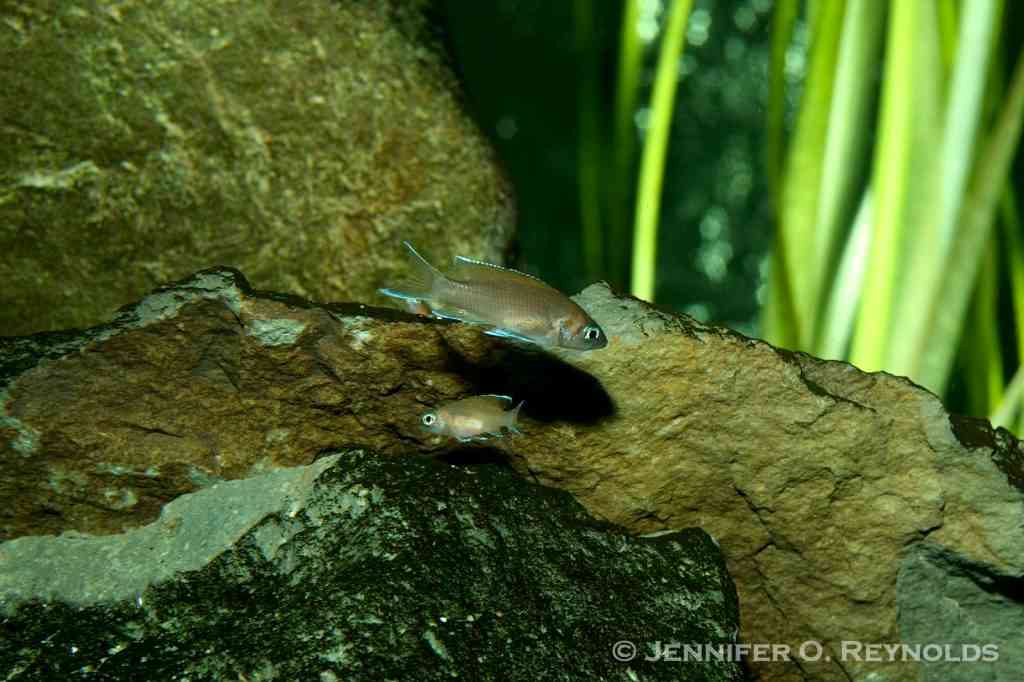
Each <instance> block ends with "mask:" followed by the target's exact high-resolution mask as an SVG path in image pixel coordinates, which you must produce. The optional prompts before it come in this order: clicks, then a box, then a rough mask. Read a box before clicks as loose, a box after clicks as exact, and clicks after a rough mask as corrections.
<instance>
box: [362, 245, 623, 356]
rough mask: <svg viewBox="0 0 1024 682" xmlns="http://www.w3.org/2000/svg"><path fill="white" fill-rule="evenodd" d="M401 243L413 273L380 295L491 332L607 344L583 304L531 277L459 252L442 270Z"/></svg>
mask: <svg viewBox="0 0 1024 682" xmlns="http://www.w3.org/2000/svg"><path fill="white" fill-rule="evenodd" d="M403 244H405V248H407V249H408V250H409V253H410V254H412V258H413V262H414V264H415V266H416V267H415V273H414V274H413V275H412V278H411V279H410V280H409V281H408V282H406V284H405V285H404V286H403V288H402V289H380V292H381V293H382V294H384V295H385V296H391V297H392V298H398V299H401V300H403V301H407V302H408V301H416V302H418V303H421V304H422V305H424V306H426V307H427V308H428V309H429V310H430V311H431V312H432V313H433V314H434V315H435V316H436V317H441V318H445V319H451V320H459V321H461V322H467V323H469V324H479V325H486V326H487V327H490V329H488V330H487V331H486V332H484V333H485V334H489V335H491V336H497V337H501V338H505V339H512V340H516V341H524V342H528V343H536V344H538V345H541V346H547V347H555V346H557V347H560V348H572V349H575V350H594V349H597V348H604V347H605V346H607V345H608V338H607V337H606V336H605V335H604V331H602V330H601V327H600V326H599V325H598V324H597V322H594V320H593V318H591V317H590V315H588V314H587V313H586V311H585V310H583V308H581V307H579V306H578V305H576V303H574V302H573V301H572V299H570V298H569V297H568V296H566V295H565V294H563V293H562V292H560V291H558V290H557V289H555V288H553V287H550V286H548V285H547V284H545V283H544V282H542V281H540V280H539V279H537V278H536V277H532V276H530V275H527V274H524V273H522V272H517V271H515V270H509V269H507V268H503V267H501V266H498V265H492V264H490V263H484V262H483V261H477V260H473V259H471V258H465V257H463V256H456V257H455V263H454V265H453V267H452V270H451V272H450V274H449V275H448V276H445V275H443V274H442V273H441V272H440V271H439V270H438V269H437V268H435V267H434V266H432V265H431V264H430V263H428V262H427V261H426V259H424V258H423V256H421V255H420V254H418V253H417V252H416V249H414V248H413V246H412V244H410V243H409V242H403Z"/></svg>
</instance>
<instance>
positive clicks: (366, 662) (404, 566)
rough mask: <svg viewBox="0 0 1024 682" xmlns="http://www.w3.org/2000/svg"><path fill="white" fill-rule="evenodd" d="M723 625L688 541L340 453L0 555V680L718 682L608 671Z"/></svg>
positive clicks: (475, 480)
mask: <svg viewBox="0 0 1024 682" xmlns="http://www.w3.org/2000/svg"><path fill="white" fill-rule="evenodd" d="M738 615H739V614H738V606H737V601H736V592H735V589H734V587H733V584H732V580H731V579H730V578H729V575H728V573H727V571H726V568H725V563H724V561H723V559H722V557H721V553H720V552H719V549H718V547H717V546H716V545H715V544H714V543H713V541H712V540H711V538H710V537H709V536H708V535H707V534H706V533H704V532H703V531H701V530H699V529H695V528H692V529H689V530H686V531H681V532H678V533H667V534H661V535H658V536H657V537H646V538H645V537H639V538H638V537H635V536H633V535H629V534H627V533H626V532H625V531H623V530H622V529H615V528H611V527H607V524H599V523H597V522H595V521H594V520H593V519H592V518H591V517H589V516H588V515H587V514H586V512H585V511H584V510H583V508H582V507H581V506H580V505H579V504H578V503H577V502H575V501H574V500H573V499H572V497H571V496H570V495H569V494H567V493H565V492H563V491H556V490H552V489H550V488H543V487H541V486H537V485H534V484H531V483H527V482H525V481H523V480H522V479H521V478H519V477H517V476H516V475H515V474H513V473H512V472H510V471H508V470H507V469H502V468H500V467H498V466H495V465H485V466H481V467H472V468H470V467H466V468H458V467H453V466H450V465H448V464H444V463H440V462H433V461H429V460H425V459H423V458H413V459H399V458H381V457H374V456H370V455H367V454H365V453H361V452H353V451H350V452H346V453H343V454H341V455H332V456H328V457H324V458H321V459H319V460H317V462H315V463H314V464H312V465H310V466H308V467H295V468H290V469H283V470H280V471H277V472H273V473H268V474H264V475H262V476H257V477H254V478H250V479H246V480H244V481H230V482H225V483H220V484H218V485H216V486H213V487H211V488H207V489H205V490H202V491H200V492H197V493H193V494H191V495H186V496H183V497H181V498H179V499H177V500H175V501H174V502H172V503H170V504H169V505H167V507H166V508H165V509H164V512H163V514H162V515H161V516H160V518H159V520H157V521H156V522H154V523H153V524H151V525H148V526H145V527H142V528H138V529H136V530H132V531H129V532H127V533H124V534H121V535H111V536H105V537H75V536H63V537H60V538H40V537H34V538H21V539H18V540H13V541H11V542H7V543H5V544H3V545H0V617H2V619H0V634H2V637H0V671H2V672H3V673H4V679H18V680H47V681H49V680H57V679H72V678H84V679H97V680H170V679H190V680H256V679H261V680H270V679H274V680H368V681H370V680H372V681H377V680H424V681H426V680H450V679H453V678H459V679H470V680H529V681H533V680H541V679H566V680H628V679H634V680H637V679H644V680H692V681H694V682H705V681H720V682H726V681H733V682H738V681H739V680H740V679H741V671H740V668H739V664H738V663H736V662H729V661H717V662H715V661H712V662H708V663H706V664H697V663H687V664H678V663H677V664H672V663H666V662H662V661H653V660H645V657H644V656H643V655H637V656H636V657H634V658H632V660H629V661H620V660H616V658H615V657H614V656H613V651H617V652H618V656H619V658H623V657H624V655H625V654H628V653H629V651H630V650H629V649H628V648H626V649H624V648H622V647H623V646H624V645H620V648H619V649H613V647H614V645H615V643H616V642H618V641H621V640H629V641H632V642H644V641H654V640H657V639H658V638H659V637H661V636H663V633H666V632H672V633H674V635H675V636H676V637H682V638H685V639H687V640H690V639H692V640H696V641H708V642H717V643H727V642H731V641H733V640H732V637H733V636H734V635H735V633H736V629H737V627H738Z"/></svg>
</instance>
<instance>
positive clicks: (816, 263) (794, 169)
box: [776, 0, 846, 348]
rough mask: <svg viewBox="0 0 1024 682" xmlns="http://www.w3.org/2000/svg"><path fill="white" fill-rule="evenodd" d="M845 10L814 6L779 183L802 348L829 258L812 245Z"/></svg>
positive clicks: (840, 1)
mask: <svg viewBox="0 0 1024 682" xmlns="http://www.w3.org/2000/svg"><path fill="white" fill-rule="evenodd" d="M845 11H846V2H845V0H833V1H831V2H826V3H824V4H823V5H821V6H820V10H819V11H818V12H817V16H816V21H815V23H814V26H813V31H812V39H811V51H810V62H809V63H810V71H809V72H808V74H807V81H806V83H805V84H804V93H803V97H802V98H801V101H800V113H799V115H798V117H797V124H796V131H795V133H794V135H793V141H792V142H791V144H790V152H789V156H788V157H787V159H786V169H785V175H784V179H783V185H782V195H781V196H782V205H781V210H780V212H779V213H780V215H779V229H780V230H781V231H783V232H784V233H785V238H784V239H783V240H780V242H779V243H777V246H776V248H779V247H781V248H784V249H785V250H786V251H785V254H784V255H785V263H786V266H787V269H786V271H785V274H786V276H787V277H789V280H790V287H791V290H792V293H793V297H794V300H793V303H794V312H795V317H796V323H797V329H796V334H795V336H796V340H797V345H798V347H801V348H807V347H809V346H810V344H811V337H812V335H813V330H814V328H815V320H816V318H817V307H818V298H819V296H818V288H819V286H818V282H819V281H820V279H821V278H820V276H819V270H822V269H823V268H822V267H821V264H822V263H823V262H826V260H827V254H822V253H820V252H819V251H818V250H817V249H816V248H815V247H816V246H817V240H818V229H817V228H818V227H819V225H818V224H817V219H818V214H819V203H820V202H821V201H828V200H829V199H830V197H827V198H826V197H825V196H824V194H823V191H822V190H823V189H824V188H823V187H822V173H823V166H824V163H825V159H824V155H825V153H826V144H825V142H826V139H827V137H828V134H829V117H830V114H831V111H832V105H833V85H834V83H835V75H836V61H837V58H838V55H839V43H840V35H841V32H842V28H843V13H844V12H845ZM808 190H810V191H808ZM808 247H810V248H808Z"/></svg>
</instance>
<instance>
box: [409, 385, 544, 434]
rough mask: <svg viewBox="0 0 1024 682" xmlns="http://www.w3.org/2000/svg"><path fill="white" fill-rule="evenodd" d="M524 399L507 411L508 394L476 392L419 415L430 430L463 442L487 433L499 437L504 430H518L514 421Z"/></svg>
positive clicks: (510, 400) (509, 401)
mask: <svg viewBox="0 0 1024 682" xmlns="http://www.w3.org/2000/svg"><path fill="white" fill-rule="evenodd" d="M524 402H525V401H522V400H521V401H519V404H518V405H516V406H515V408H513V409H511V410H506V409H505V408H506V407H508V406H509V405H511V404H512V398H510V397H508V396H507V395H477V396H473V397H472V398H463V399H462V400H456V401H455V402H453V403H448V404H447V405H442V406H441V407H439V408H437V409H436V410H431V411H430V412H427V413H425V414H424V415H423V416H421V417H420V422H421V423H422V424H423V427H424V428H425V429H427V430H428V431H430V432H431V433H436V434H438V435H442V436H451V437H453V438H458V439H459V440H460V441H463V442H466V441H471V440H474V439H475V440H486V438H487V436H498V437H501V436H502V435H504V434H503V429H507V430H508V431H511V432H512V433H519V432H520V431H519V429H518V428H517V427H516V421H517V420H518V419H519V410H520V409H521V408H522V407H523V403H524Z"/></svg>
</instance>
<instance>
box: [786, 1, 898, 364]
mask: <svg viewBox="0 0 1024 682" xmlns="http://www.w3.org/2000/svg"><path fill="white" fill-rule="evenodd" d="M885 11H886V3H885V2H884V1H883V0H850V3H849V4H848V6H847V9H846V16H845V17H844V18H843V33H842V37H841V39H840V46H839V55H838V63H837V65H836V76H835V86H834V88H833V95H832V105H831V111H830V112H829V120H828V137H827V139H826V142H825V148H824V153H823V155H822V168H821V184H820V189H819V191H818V195H819V197H820V198H819V201H818V211H817V216H816V217H815V230H814V234H815V237H816V238H815V240H814V241H813V242H812V243H813V244H814V250H813V254H814V255H813V256H812V257H811V258H810V259H809V262H808V266H809V268H808V269H809V271H810V273H811V276H812V280H811V282H810V284H809V286H810V294H809V296H808V298H809V301H808V307H809V309H810V311H811V315H809V316H808V322H809V324H810V330H809V331H810V332H811V334H813V336H812V337H811V338H810V339H808V342H807V343H806V344H804V347H811V348H817V347H818V339H819V338H820V337H821V335H822V333H823V330H822V322H821V319H814V317H813V315H814V314H816V313H817V311H818V310H819V308H821V307H822V306H821V301H822V299H823V297H824V296H825V295H826V294H827V293H828V292H827V283H828V278H829V277H830V276H831V275H832V272H831V269H832V262H833V261H834V260H835V253H836V251H837V249H838V247H839V246H840V244H841V241H842V239H843V236H844V234H843V233H844V230H845V228H846V226H847V225H848V224H849V221H850V218H851V213H852V210H853V208H854V200H855V199H856V194H857V192H858V191H859V187H858V183H859V181H860V180H861V177H860V176H861V171H862V169H863V166H864V163H865V161H866V160H867V152H868V147H867V145H866V142H867V139H868V133H869V132H870V128H869V126H867V125H865V122H866V121H867V120H868V116H869V110H870V106H871V103H872V100H873V93H874V74H875V72H876V70H877V68H878V64H879V61H880V59H881V54H882V50H881V48H882V35H883V31H882V28H883V26H884V22H885ZM788 186H789V185H788V183H787V187H788ZM797 187H799V185H797ZM864 241H865V243H867V242H868V240H866V239H865V240H864ZM858 290H859V286H858ZM851 321H852V318H851Z"/></svg>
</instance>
